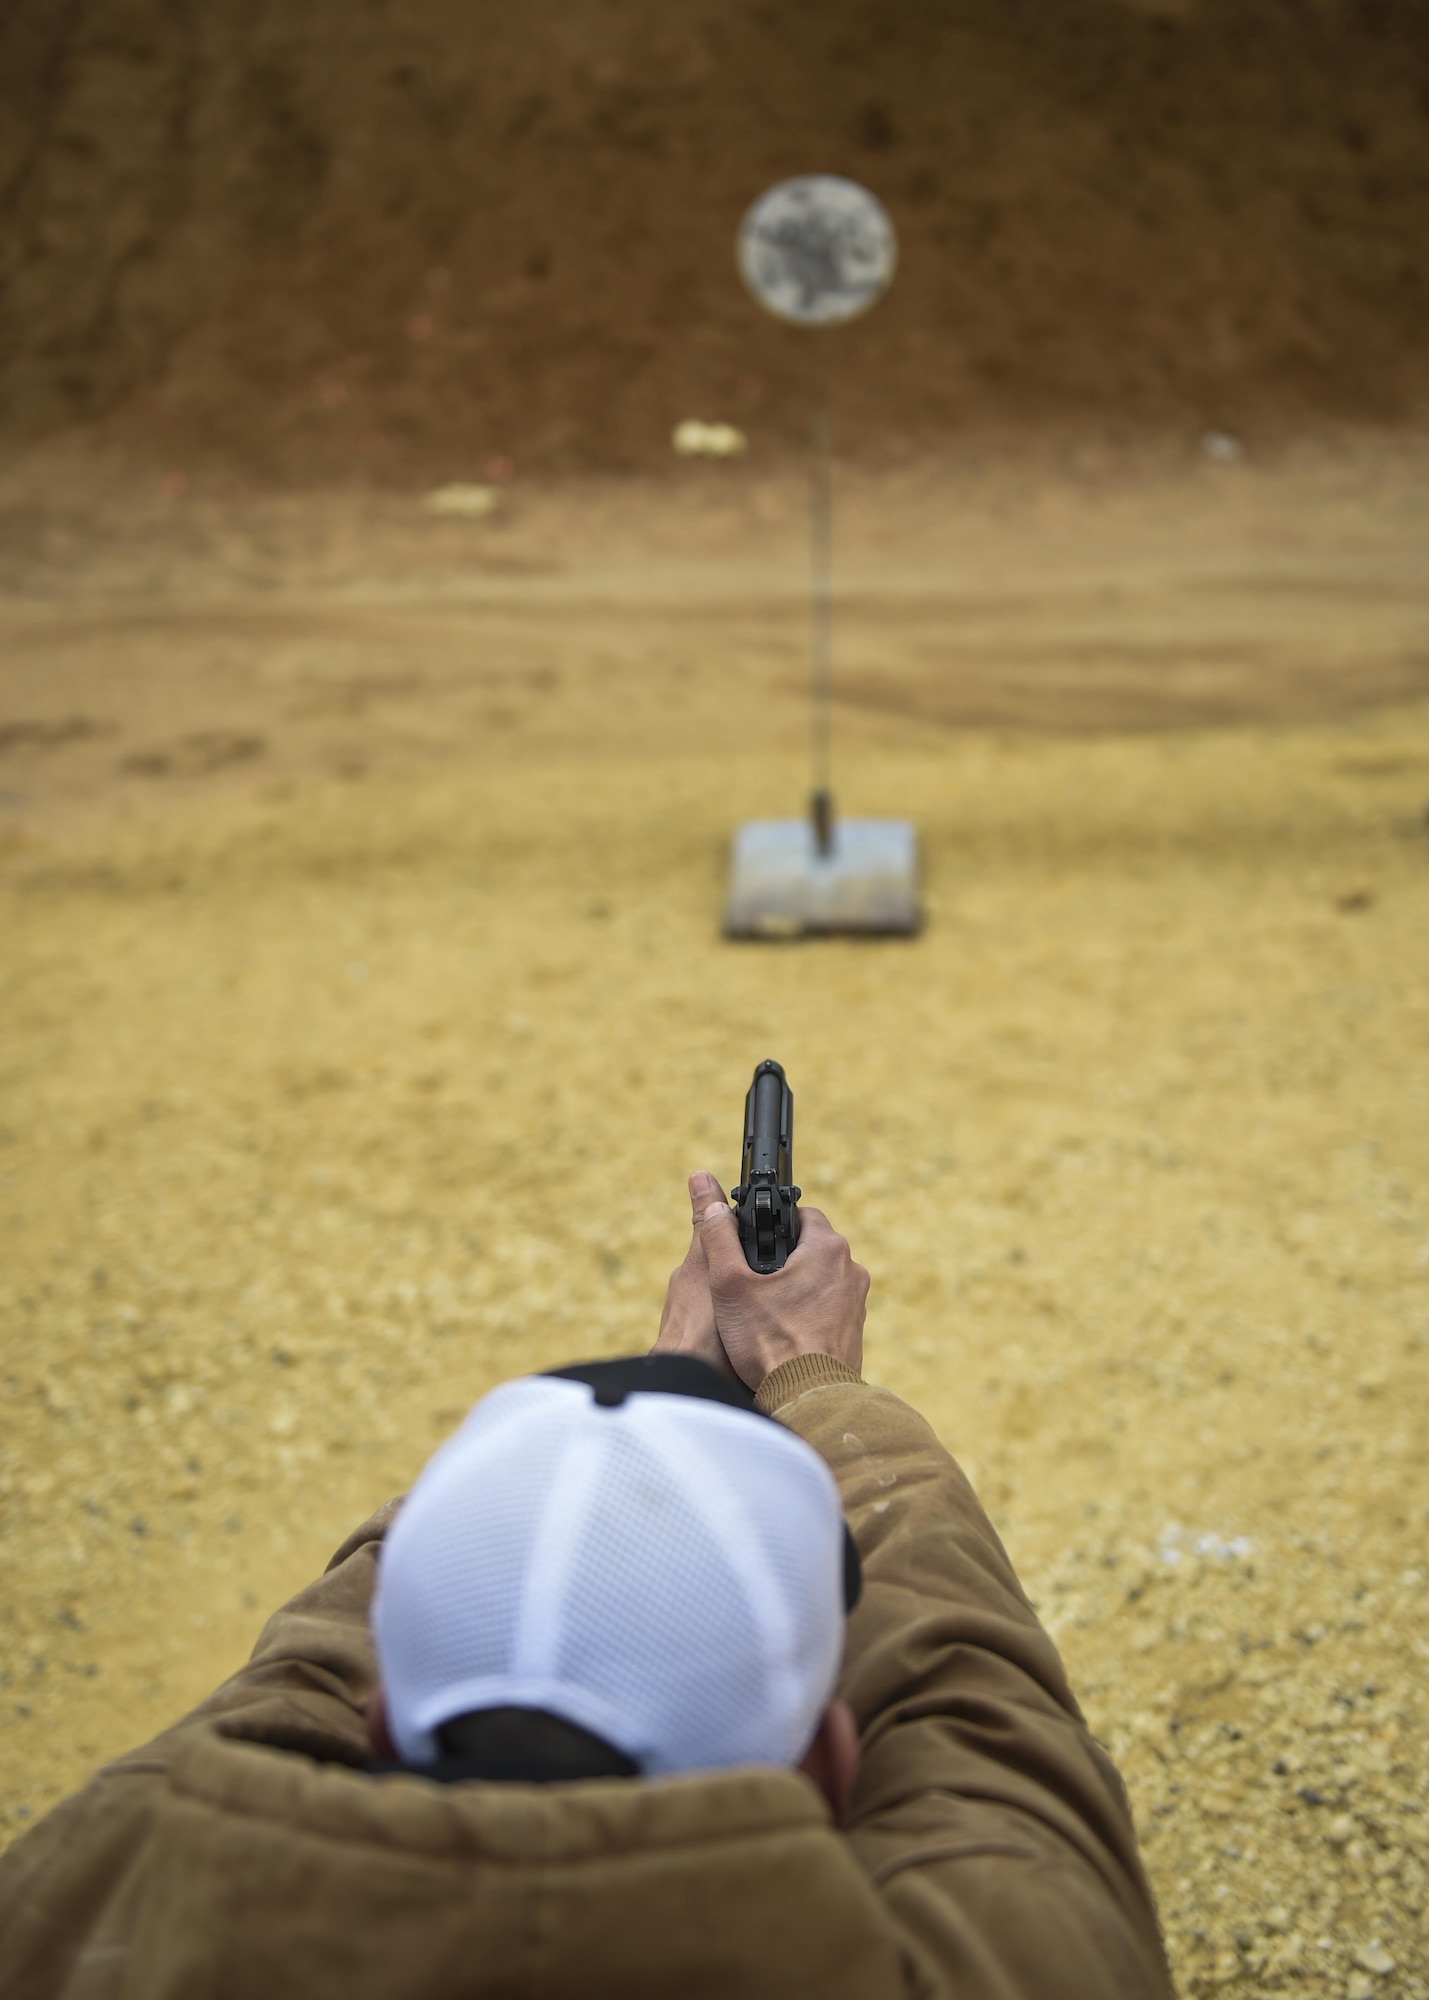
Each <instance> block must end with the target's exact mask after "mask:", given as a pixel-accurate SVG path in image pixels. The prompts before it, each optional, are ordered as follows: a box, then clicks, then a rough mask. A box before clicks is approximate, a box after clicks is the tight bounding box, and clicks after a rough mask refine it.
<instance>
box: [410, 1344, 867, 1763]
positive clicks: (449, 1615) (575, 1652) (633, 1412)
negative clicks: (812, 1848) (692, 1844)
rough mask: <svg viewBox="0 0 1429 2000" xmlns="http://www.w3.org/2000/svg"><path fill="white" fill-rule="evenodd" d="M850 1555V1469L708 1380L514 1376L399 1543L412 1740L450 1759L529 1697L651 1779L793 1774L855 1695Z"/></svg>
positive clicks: (460, 1443)
mask: <svg viewBox="0 0 1429 2000" xmlns="http://www.w3.org/2000/svg"><path fill="white" fill-rule="evenodd" d="M656 1358H657V1357H651V1359H656ZM658 1359H664V1357H658ZM622 1365H624V1366H634V1367H636V1368H638V1367H639V1363H634V1364H622ZM616 1366H617V1364H596V1365H595V1366H594V1367H593V1368H592V1369H591V1370H590V1371H589V1372H590V1374H591V1375H592V1376H593V1377H595V1376H600V1375H601V1373H602V1368H606V1369H613V1368H615V1367H616ZM702 1366H703V1364H700V1363H690V1362H688V1361H685V1362H684V1367H685V1369H686V1370H688V1369H689V1368H690V1367H694V1368H695V1369H696V1370H699V1369H701V1368H702ZM704 1372H705V1374H707V1375H709V1376H710V1377H712V1378H713V1379H716V1380H717V1379H718V1378H714V1377H713V1371H712V1370H705V1371H704ZM658 1373H659V1371H658V1370H657V1371H655V1375H657V1376H658ZM653 1385H654V1377H653V1376H652V1386H653ZM845 1545H846V1531H845V1528H844V1522H843V1515H842V1511H841V1508H840V1503H839V1494H838V1488H837V1486H836V1485H835V1483H834V1479H833V1475H832V1474H831V1473H830V1471H829V1469H828V1467H827V1466H826V1465H825V1463H824V1461H823V1460H822V1459H821V1458H820V1457H819V1455H818V1453H817V1452H816V1451H815V1450H814V1449H813V1447H812V1446H811V1445H808V1444H806V1443H805V1442H804V1441H803V1439H802V1438H798V1437H796V1436H794V1434H793V1433H792V1432H790V1431H787V1430H785V1429H784V1428H783V1427H782V1426H781V1425H779V1424H777V1423H774V1422H771V1421H769V1420H767V1419H765V1418H762V1417H759V1416H757V1415H754V1414H752V1413H751V1412H748V1411H746V1410H745V1409H741V1408H739V1407H733V1408H731V1407H730V1406H729V1404H728V1403H726V1402H725V1401H722V1400H720V1401H709V1400H703V1392H700V1391H696V1392H695V1393H681V1394H659V1393H654V1394H649V1393H641V1392H637V1393H633V1394H625V1393H623V1392H622V1393H621V1394H620V1395H619V1398H618V1399H616V1398H613V1397H611V1396H610V1395H609V1393H608V1392H607V1391H606V1390H605V1389H604V1388H599V1389H598V1388H595V1387H592V1385H591V1382H589V1381H586V1380H573V1379H570V1378H569V1377H567V1378H564V1379H563V1378H561V1377H557V1376H531V1377H526V1378H524V1379H522V1380H520V1381H515V1382H508V1383H506V1384H505V1385H504V1386H503V1387H501V1388H499V1389H496V1390H493V1391H492V1393H491V1394H490V1395H488V1396H486V1397H484V1398H483V1399H482V1401H481V1402H479V1403H478V1404H477V1405H476V1407H475V1408H474V1409H473V1410H472V1412H471V1414H470V1415H469V1416H468V1418H467V1419H466V1422H465V1423H464V1424H463V1425H462V1427H461V1429H460V1430H459V1431H457V1433H456V1434H455V1436H453V1437H452V1438H450V1439H448V1441H447V1443H446V1444H444V1445H443V1446H442V1447H441V1448H440V1450H439V1451H438V1452H437V1453H436V1455H435V1456H434V1457H433V1458H432V1459H431V1460H430V1462H429V1463H428V1464H427V1466H426V1467H425V1469H424V1470H423V1472H422V1473H421V1475H420V1477H419V1478H418V1480H417V1482H416V1485H415V1486H414V1487H413V1489H412V1491H411V1493H410V1494H409V1495H408V1497H407V1499H406V1500H405V1501H404V1503H403V1505H402V1507H401V1509H400V1511H399V1512H398V1514H397V1517H396V1519H395V1521H394V1522H393V1524H392V1526H391V1528H390V1529H389V1530H388V1532H387V1537H386V1541H385V1544H384V1546H383V1550H382V1555H381V1558H380V1562H379V1565H378V1575H377V1589H376V1594H375V1596H374V1599H373V1606H372V1627H373V1636H374V1639H375V1642H376V1648H377V1657H378V1662H379V1665H380V1668H381V1672H382V1676H383V1681H384V1684H385V1689H386V1703H387V1721H388V1727H389V1729H390V1731H391V1734H392V1738H393V1741H394V1743H395V1745H396V1748H397V1751H398V1753H399V1755H400V1756H401V1758H402V1760H403V1762H404V1763H407V1764H417V1765H422V1764H432V1763H434V1762H435V1761H436V1760H437V1758H438V1755H439V1750H438V1745H437V1742H436V1737H435V1732H436V1731H437V1730H438V1729H439V1728H440V1727H441V1726H442V1724H443V1723H445V1722H449V1721H451V1720H452V1719H453V1718H454V1717H456V1716H459V1715H464V1714H467V1713H468V1712H470V1711H473V1710H481V1709H490V1708H507V1707H511V1708H525V1709H540V1710H544V1711H546V1712H547V1713H549V1714H553V1715H557V1716H560V1717H562V1718H563V1719H564V1720H565V1721H567V1722H570V1723H574V1724H575V1725H576V1726H577V1727H578V1728H581V1729H585V1730H589V1731H590V1732H591V1733H592V1734H594V1735H596V1736H599V1737H602V1738H603V1739H604V1740H605V1741H606V1742H607V1743H610V1744H612V1745H613V1746H614V1747H615V1748H616V1749H617V1750H619V1751H622V1752H623V1753H624V1754H625V1755H626V1756H627V1757H629V1758H630V1759H631V1760H632V1761H633V1762H634V1763H635V1764H637V1765H638V1766H639V1768H640V1770H641V1771H642V1773H645V1774H647V1775H655V1774H658V1773H661V1772H673V1771H692V1770H706V1769H712V1768H716V1767H719V1766H725V1765H732V1764H746V1763H755V1764H780V1765H785V1766H789V1765H793V1764H796V1763H797V1762H798V1761H799V1759H800V1758H801V1757H802V1755H803V1753H804V1751H805V1750H806V1749H807V1748H808V1746H809V1744H810V1742H811V1741H812V1740H813V1736H814V1732H815V1730H816V1729H817V1727H818V1723H819V1718H820V1716H821V1715H822V1713H823V1710H824V1707H825V1705H826V1704H827V1702H828V1701H829V1699H830V1697H831V1695H832V1694H833V1691H834V1683H835V1680H836V1677H837V1674H838V1669H839V1663H840V1659H841V1656H842V1651H843V1636H844V1609H845V1602H846V1598H847V1597H848V1596H849V1578H848V1569H847V1564H848V1562H849V1561H850V1560H852V1561H853V1563H854V1581H853V1584H852V1595H856V1594H857V1581H856V1569H857V1565H856V1558H851V1557H850V1556H846V1553H845ZM848 1546H849V1548H850V1549H851V1543H849V1544H848Z"/></svg>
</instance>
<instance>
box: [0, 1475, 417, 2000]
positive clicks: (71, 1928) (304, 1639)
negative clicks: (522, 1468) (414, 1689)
mask: <svg viewBox="0 0 1429 2000" xmlns="http://www.w3.org/2000/svg"><path fill="white" fill-rule="evenodd" d="M397 1505H398V1503H397V1502H396V1501H391V1502H389V1503H388V1505H387V1506H386V1507H383V1508H381V1509H380V1510H379V1512H377V1513H376V1514H374V1515H373V1516H372V1518H371V1519H370V1520H368V1521H365V1522H364V1523H363V1525H362V1526H361V1527H360V1528H358V1529H357V1530H356V1531H355V1532H354V1533H353V1534H351V1535H350V1536H349V1537H348V1539H347V1540H346V1541H345V1542H344V1543H343V1545H342V1547H341V1548H340V1549H339V1550H338V1551H337V1553H336V1555H334V1557H333V1558H332V1561H331V1562H330V1563H329V1564H328V1566H327V1569H326V1570H325V1571H324V1573H323V1574H322V1576H320V1577H319V1578H318V1580H317V1582H316V1583H313V1584H310V1585H309V1586H308V1588H307V1589H306V1590H303V1591H300V1592H299V1594H298V1595H297V1596H296V1597H295V1598H293V1599H292V1600H291V1601H290V1602H289V1603H288V1604H285V1605H284V1606H283V1608H282V1609H281V1610H280V1611H276V1612H275V1613H274V1614H273V1616H272V1617H271V1618H270V1619H269V1620H268V1622H267V1624H266V1625H265V1626H264V1627H263V1631H262V1633H261V1634H260V1636H259V1639H258V1643H257V1645H256V1646H255V1647H254V1649H253V1653H252V1657H251V1658H250V1659H249V1660H248V1662H247V1664H246V1665H245V1666H243V1667H240V1668H239V1670H238V1672H237V1673H236V1674H234V1675H233V1676H232V1678H231V1679H229V1680H226V1681H225V1682H224V1683H223V1685H222V1686H221V1687H220V1688H219V1689H218V1690H217V1691H216V1692H215V1693H214V1694H212V1695H210V1696H209V1698H208V1699H207V1700H206V1701H204V1702H202V1703H201V1704H200V1705H199V1707H198V1708H196V1709H194V1710H193V1712H192V1713H191V1714H190V1715H187V1716H185V1718H184V1719H183V1721H182V1722H178V1723H175V1724H174V1725H173V1727H172V1728H170V1729H166V1730H165V1731H164V1733H163V1734H162V1735H161V1736H157V1737H155V1739H154V1741H153V1742H152V1743H149V1744H146V1745H145V1746H144V1748H143V1749H140V1750H132V1751H130V1752H128V1753H127V1754H126V1755H125V1756H122V1757H119V1758H117V1759H116V1760H115V1761H114V1762H113V1763H112V1764H106V1765H104V1766H103V1767H102V1768H101V1769H100V1770H99V1771H97V1772H96V1773H95V1775H94V1776H93V1777H92V1778H91V1779H90V1780H89V1782H88V1784H87V1785H85V1786H84V1788H83V1789H82V1790H81V1791H78V1792H76V1793H75V1794H74V1796H73V1797H72V1798H69V1799H66V1800H65V1801H64V1802H63V1803H62V1804H60V1805H58V1806H56V1807H55V1809H54V1811H53V1812H50V1813H48V1814H46V1816H45V1818H44V1819H42V1820H41V1821H40V1822H39V1823H38V1825H36V1826H35V1827H33V1828H32V1829H31V1830H30V1832H29V1833H27V1834H25V1835H24V1836H23V1838H21V1839H20V1840H18V1841H17V1842H16V1843H15V1844H14V1846H13V1847H11V1848H10V1849H9V1850H8V1851H7V1852H6V1853H5V1854H3V1855H0V1993H4V1994H5V1995H6V2000H50V1996H58V1995H69V1994H79V1993H83V1994H84V1995H85V1996H90V1995H95V1996H97V1995H101V1994H108V1993H110V1992H111V1991H112V1990H114V1985H113V1983H112V1982H111V1978H110V1969H111V1968H112V1970H113V1981H115V1982H117V1980H118V1978H119V1968H121V1967H122V1966H123V1964H124V1962H125V1960H124V1954H123V1952H122V1949H120V1947H121V1946H122V1944H123V1942H124V1940H125V1938H126V1937H127V1932H128V1919H129V1914H130V1910H131V1906H132V1900H133V1896H134V1894H135V1891H136V1888H137V1883H138V1871H139V1868H140V1866H141V1856H142V1850H143V1844H144V1835H145V1831H146V1829H147V1826H148V1820H149V1814H150V1811H151V1809H152V1806H153V1802H154V1800H155V1798H156V1796H157V1794H158V1791H159V1789H160V1788H161V1787H162V1785H163V1782H164V1778H165V1775H166V1773H167V1771H168V1768H169V1764H170V1761H171V1759H172V1757H173V1754H174V1752H175V1750H176V1749H177V1747H178V1746H179V1744H180V1743H181V1742H182V1741H183V1740H184V1738H185V1737H186V1736H187V1735H188V1734H189V1733H190V1732H192V1731H193V1730H194V1729H196V1728H200V1727H203V1726H205V1725H207V1724H210V1723H212V1722H214V1721H216V1720H221V1721H222V1722H223V1724H224V1727H225V1729H227V1730H229V1731H230V1732H231V1733H233V1734H235V1735H240V1736H251V1737H253V1738H255V1739H257V1740H261V1741H264V1742H270V1743H272V1742H282V1743H288V1744H290V1745H291V1746H292V1747H293V1748H295V1749H303V1750H307V1751H309V1752H310V1753H312V1754H314V1755H317V1756H323V1757H329V1758H335V1759H340V1760H343V1761H348V1762H358V1761H361V1760H362V1759H363V1758H364V1757H365V1756H366V1754H367V1748H366V1732H365V1725H364V1719H363V1710H364V1707H365V1704H366V1700H367V1696H368V1693H369V1692H370V1690H371V1688H372V1686H373V1683H374V1681H375V1679H376V1671H375V1663H374V1659H373V1653H372V1644H371V1640H370V1638H369V1636H368V1625H367V1608H368V1603H369V1601H370V1599H371V1595H372V1584H373V1578H374V1575H375V1573H376V1556H377V1550H378V1547H379V1546H380V1544H381V1540H382V1536H383V1534H384V1533H385V1532H386V1528H387V1524H388V1522H389V1521H390V1520H391V1518H392V1515H393V1513H394V1511H395V1509H396V1507H397Z"/></svg>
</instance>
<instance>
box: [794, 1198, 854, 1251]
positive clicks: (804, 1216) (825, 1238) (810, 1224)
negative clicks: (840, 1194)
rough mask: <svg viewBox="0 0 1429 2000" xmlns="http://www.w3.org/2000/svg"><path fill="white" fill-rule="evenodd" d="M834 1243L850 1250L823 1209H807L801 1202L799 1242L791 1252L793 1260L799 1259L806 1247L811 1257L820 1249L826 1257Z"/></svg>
mask: <svg viewBox="0 0 1429 2000" xmlns="http://www.w3.org/2000/svg"><path fill="white" fill-rule="evenodd" d="M833 1243H842V1244H843V1247H844V1249H845V1251H847V1250H848V1243H847V1242H846V1240H845V1239H844V1238H843V1237H842V1236H840V1234H839V1232H838V1230H837V1229H835V1228H834V1225H833V1224H832V1223H831V1222H830V1221H829V1218H828V1217H827V1216H826V1215H825V1214H824V1211H823V1210H822V1209H821V1208H805V1207H804V1205H803V1204H802V1202H801V1203H800V1205H799V1240H798V1242H797V1243H796V1244H795V1245H794V1248H793V1249H792V1250H791V1251H790V1252H789V1256H790V1258H791V1260H792V1259H793V1258H795V1257H797V1256H798V1255H799V1253H800V1251H801V1250H804V1249H805V1248H806V1247H807V1249H808V1252H809V1254H810V1255H811V1256H812V1255H813V1253H814V1252H815V1251H816V1250H818V1249H822V1250H823V1252H824V1253H825V1255H827V1253H828V1249H829V1246H830V1244H833Z"/></svg>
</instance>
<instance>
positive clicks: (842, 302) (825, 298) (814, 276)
mask: <svg viewBox="0 0 1429 2000" xmlns="http://www.w3.org/2000/svg"><path fill="white" fill-rule="evenodd" d="M736 254H737V256H738V260H739V273H740V276H741V277H742V278H743V279H744V282H745V284H746V285H747V286H748V287H749V289H750V291H751V292H753V294H754V296H755V298H756V299H758V301H759V303H760V304H761V305H762V306H763V307H764V308H765V310H766V311H768V312H771V313H773V314H774V317H775V318H776V319H783V320H788V321H790V322H791V323H792V324H793V325H795V326H838V325H839V324H840V323H841V322H842V321H843V320H847V319H856V318H857V317H858V315H859V314H860V313H862V312H867V311H868V308H869V307H870V306H871V305H874V304H876V303H877V301H878V300H879V299H881V298H882V297H883V294H884V293H885V292H886V291H887V290H888V287H889V285H890V284H891V283H892V281H893V272H894V269H895V267H896V265H897V262H898V239H897V237H896V236H895V235H894V233H893V224H892V223H891V222H890V221H889V219H888V211H887V210H886V209H885V208H884V206H883V204H882V202H881V201H879V199H878V197H877V196H876V195H872V194H870V193H869V191H868V189H867V188H865V187H860V186H859V184H858V182H857V181H846V180H844V179H843V178H842V177H841V176H840V175H838V174H802V175H800V176H799V178H798V179H797V180H792V181H780V182H779V183H778V185H777V186H775V187H772V188H769V189H767V190H766V191H765V193H763V194H762V195H760V197H759V199H758V200H757V201H756V202H753V203H752V204H751V206H750V207H749V209H748V211H747V212H746V214H745V217H744V220H743V222H742V223H741V224H740V227H739V242H738V246H737V253H736Z"/></svg>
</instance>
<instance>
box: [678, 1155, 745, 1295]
mask: <svg viewBox="0 0 1429 2000" xmlns="http://www.w3.org/2000/svg"><path fill="white" fill-rule="evenodd" d="M697 1184H698V1190H697ZM690 1206H691V1208H692V1209H693V1210H694V1216H695V1231H696V1236H697V1240H698V1241H699V1243H700V1244H701V1246H702V1247H703V1250H704V1253H705V1263H706V1265H707V1267H708V1269H709V1274H710V1283H711V1284H712V1285H718V1284H720V1283H721V1282H724V1283H728V1282H729V1280H730V1279H731V1278H733V1277H735V1276H737V1275H738V1273H739V1272H741V1271H742V1272H744V1273H745V1274H746V1276H747V1275H748V1272H749V1266H748V1264H747V1263H746V1262H745V1259H744V1252H743V1250H741V1248H740V1247H739V1225H738V1223H737V1222H736V1221H735V1219H734V1210H733V1209H732V1208H731V1207H730V1205H729V1202H728V1201H727V1199H726V1198H725V1194H724V1190H723V1189H722V1188H721V1186H720V1184H719V1182H718V1181H717V1180H716V1179H715V1177H714V1175H713V1174H707V1173H697V1174H691V1175H690Z"/></svg>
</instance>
